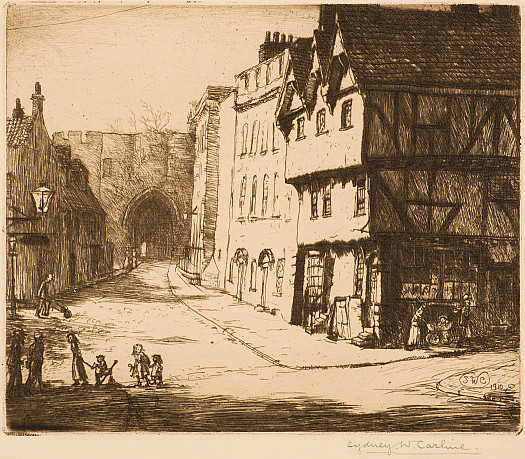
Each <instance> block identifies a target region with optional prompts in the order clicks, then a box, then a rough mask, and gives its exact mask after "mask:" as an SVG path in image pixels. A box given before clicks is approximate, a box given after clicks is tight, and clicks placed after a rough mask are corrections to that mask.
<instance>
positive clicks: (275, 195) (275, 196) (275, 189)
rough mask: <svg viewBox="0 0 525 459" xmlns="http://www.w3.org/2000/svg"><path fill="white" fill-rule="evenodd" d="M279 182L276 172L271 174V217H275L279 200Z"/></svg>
mask: <svg viewBox="0 0 525 459" xmlns="http://www.w3.org/2000/svg"><path fill="white" fill-rule="evenodd" d="M278 182H279V174H278V173H277V172H276V173H275V174H273V210H272V215H274V216H277V215H278V214H279V213H278V211H277V201H278V200H279V189H278V185H277V183H278Z"/></svg>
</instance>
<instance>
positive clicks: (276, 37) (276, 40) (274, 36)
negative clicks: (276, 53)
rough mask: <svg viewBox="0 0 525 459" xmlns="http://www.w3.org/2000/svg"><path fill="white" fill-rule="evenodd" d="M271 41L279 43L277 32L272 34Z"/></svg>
mask: <svg viewBox="0 0 525 459" xmlns="http://www.w3.org/2000/svg"><path fill="white" fill-rule="evenodd" d="M273 41H274V42H275V43H279V32H274V33H273Z"/></svg>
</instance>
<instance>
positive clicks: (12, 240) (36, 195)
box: [7, 185, 54, 317]
mask: <svg viewBox="0 0 525 459" xmlns="http://www.w3.org/2000/svg"><path fill="white" fill-rule="evenodd" d="M53 194H54V193H53V191H51V190H50V189H49V188H47V187H45V186H44V185H41V186H40V187H39V188H37V189H35V190H33V191H31V197H32V198H33V202H34V204H35V207H36V215H35V216H30V215H26V214H25V213H23V212H22V211H21V210H20V209H19V208H18V207H13V206H11V209H13V210H15V211H16V212H18V213H19V214H21V216H19V217H14V216H13V217H7V220H8V221H10V223H11V224H14V223H16V222H26V221H35V220H37V221H38V220H41V219H42V218H43V217H44V216H45V215H46V214H47V211H48V210H49V204H50V203H51V198H52V197H53ZM8 236H9V237H8V240H7V243H8V255H9V256H10V257H11V316H12V317H15V316H16V269H15V263H16V257H17V251H16V233H13V232H12V233H9V234H8Z"/></svg>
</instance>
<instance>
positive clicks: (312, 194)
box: [310, 185, 319, 218]
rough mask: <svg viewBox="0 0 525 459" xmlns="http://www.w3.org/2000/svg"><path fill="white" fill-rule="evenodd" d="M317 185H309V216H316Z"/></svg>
mask: <svg viewBox="0 0 525 459" xmlns="http://www.w3.org/2000/svg"><path fill="white" fill-rule="evenodd" d="M317 193H318V191H317V187H316V186H314V185H312V186H311V187H310V218H317V217H318V216H319V215H318V213H317Z"/></svg>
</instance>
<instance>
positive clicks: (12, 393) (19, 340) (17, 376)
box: [6, 329, 24, 398]
mask: <svg viewBox="0 0 525 459" xmlns="http://www.w3.org/2000/svg"><path fill="white" fill-rule="evenodd" d="M23 345H24V332H23V331H22V330H19V329H16V330H14V331H13V338H12V341H11V348H10V349H9V355H8V357H7V371H8V373H9V380H8V382H7V387H6V397H7V398H14V397H18V396H20V395H21V390H22V346H23Z"/></svg>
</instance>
